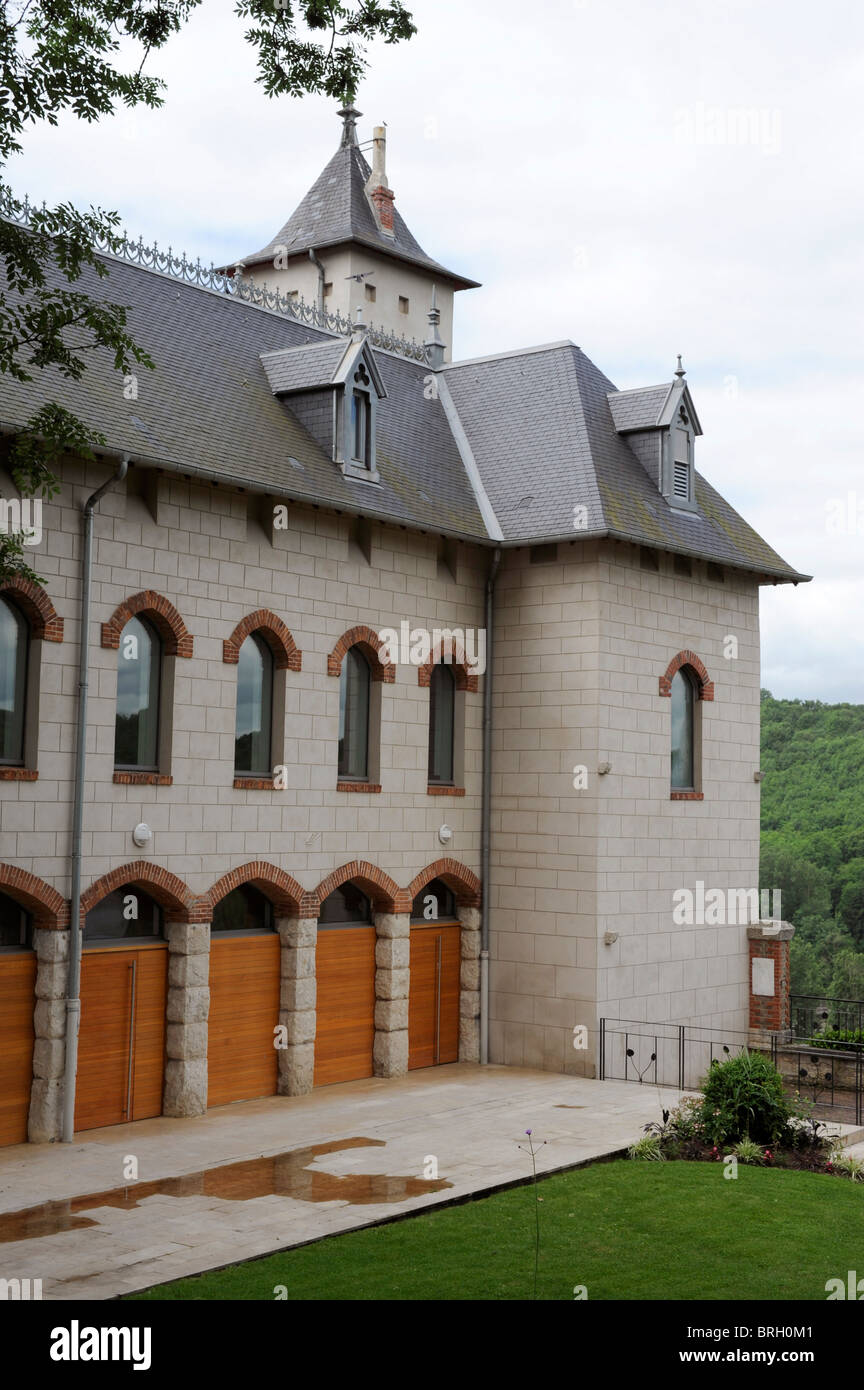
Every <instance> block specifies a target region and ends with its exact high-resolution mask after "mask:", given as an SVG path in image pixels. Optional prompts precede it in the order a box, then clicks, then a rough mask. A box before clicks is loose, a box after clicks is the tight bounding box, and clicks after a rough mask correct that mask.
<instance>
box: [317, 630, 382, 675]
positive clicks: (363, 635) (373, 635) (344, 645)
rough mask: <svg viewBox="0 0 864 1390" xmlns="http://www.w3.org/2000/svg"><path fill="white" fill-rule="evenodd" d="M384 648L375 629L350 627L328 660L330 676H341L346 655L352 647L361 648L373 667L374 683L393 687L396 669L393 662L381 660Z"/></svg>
mask: <svg viewBox="0 0 864 1390" xmlns="http://www.w3.org/2000/svg"><path fill="white" fill-rule="evenodd" d="M383 646H384V643H383V642H382V641H381V638H380V637H379V636H378V633H377V632H376V631H375V629H374V628H371V627H366V626H365V625H361V626H359V627H349V629H348V631H347V632H343V634H342V636H341V637H340V638H339V641H338V642H337V643H336V646H335V647H334V648H333V650H332V652H331V653H330V655H329V656H328V658H327V674H328V676H339V675H341V674H342V660H343V658H344V656H345V653H346V652H347V651H348V650H349V649H350V648H351V647H359V648H360V650H361V651H362V652H363V655H364V656H365V657H366V659H367V660H368V662H369V664H370V666H371V667H372V679H373V681H382V682H383V683H384V684H385V685H392V684H393V682H394V681H395V680H396V667H395V666H394V665H393V662H392V661H382V660H381V648H382V647H383Z"/></svg>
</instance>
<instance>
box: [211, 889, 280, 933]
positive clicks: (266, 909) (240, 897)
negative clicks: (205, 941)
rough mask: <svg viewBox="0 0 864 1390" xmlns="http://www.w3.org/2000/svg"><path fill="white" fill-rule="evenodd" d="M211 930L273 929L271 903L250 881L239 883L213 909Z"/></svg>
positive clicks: (259, 930)
mask: <svg viewBox="0 0 864 1390" xmlns="http://www.w3.org/2000/svg"><path fill="white" fill-rule="evenodd" d="M210 930H211V931H214V932H215V931H231V932H233V931H248V932H265V931H274V930H275V928H274V926H273V904H272V903H271V901H270V899H269V898H265V896H264V894H263V893H261V892H260V891H259V890H258V889H257V888H255V887H254V886H253V885H252V884H251V883H241V885H240V887H239V888H235V889H233V890H232V892H230V893H226V894H225V897H224V898H222V899H220V901H219V902H218V903H217V904H216V906H215V907H214V909H213V921H212V924H211V927H210Z"/></svg>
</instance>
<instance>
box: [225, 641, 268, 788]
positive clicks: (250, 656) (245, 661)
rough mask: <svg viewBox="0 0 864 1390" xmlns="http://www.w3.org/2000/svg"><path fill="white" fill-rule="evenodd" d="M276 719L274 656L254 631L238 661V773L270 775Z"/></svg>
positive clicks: (236, 760)
mask: <svg viewBox="0 0 864 1390" xmlns="http://www.w3.org/2000/svg"><path fill="white" fill-rule="evenodd" d="M272 721H273V655H272V653H271V651H270V648H269V647H268V646H267V643H266V642H264V641H263V640H262V639H261V638H260V637H259V636H258V634H257V633H254V632H250V634H249V636H248V637H247V638H246V640H245V642H244V643H243V645H242V646H241V648H240V656H239V659H238V663H237V725H236V734H235V739H234V771H235V772H236V773H242V774H246V775H247V776H253V777H267V776H269V774H270V771H271V767H270V739H271V729H272Z"/></svg>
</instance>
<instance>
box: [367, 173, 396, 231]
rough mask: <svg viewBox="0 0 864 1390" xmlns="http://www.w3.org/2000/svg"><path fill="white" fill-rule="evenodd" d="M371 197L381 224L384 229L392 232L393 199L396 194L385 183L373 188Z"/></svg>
mask: <svg viewBox="0 0 864 1390" xmlns="http://www.w3.org/2000/svg"><path fill="white" fill-rule="evenodd" d="M369 197H370V199H371V202H372V206H373V207H374V209H375V213H376V216H377V218H378V223H379V225H380V226H381V227H382V229H383V230H384V231H386V232H392V231H393V200H394V198H395V197H396V194H395V193H394V192H393V190H392V188H385V187H384V186H383V184H379V185H378V187H377V188H373V189H372V192H371V193H370V194H369Z"/></svg>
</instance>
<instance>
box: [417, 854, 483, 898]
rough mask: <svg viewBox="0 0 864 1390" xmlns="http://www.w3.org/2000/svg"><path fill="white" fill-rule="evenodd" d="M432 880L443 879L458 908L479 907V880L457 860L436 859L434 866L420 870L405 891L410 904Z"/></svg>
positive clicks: (430, 865) (429, 865)
mask: <svg viewBox="0 0 864 1390" xmlns="http://www.w3.org/2000/svg"><path fill="white" fill-rule="evenodd" d="M433 878H440V879H443V881H444V882H445V883H446V884H447V887H448V888H449V889H450V890H451V892H452V893H453V896H454V897H455V899H456V901H457V903H458V904H459V906H460V907H479V906H480V897H481V887H480V880H479V878H478V877H477V875H476V874H474V873H472V872H471V870H470V869H468V868H466V866H465V865H464V864H460V863H459V860H458V859H436V860H435V863H434V864H427V865H426V868H425V869H421V870H420V872H419V874H417V875H416V877H415V878H412V880H411V882H410V883H409V884H408V887H407V888H406V889H405V892H406V894H407V895H408V898H409V899H410V902H412V903H413V901H414V899H415V898H416V896H417V894H418V893H419V892H420V891H421V890H422V889H423V888H425V887H426V884H427V883H431V882H432V879H433Z"/></svg>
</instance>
